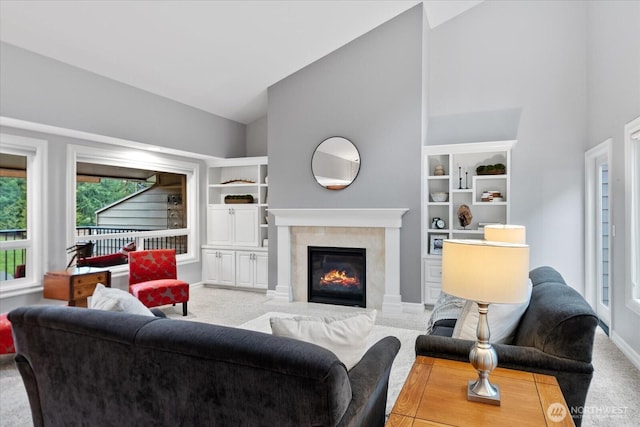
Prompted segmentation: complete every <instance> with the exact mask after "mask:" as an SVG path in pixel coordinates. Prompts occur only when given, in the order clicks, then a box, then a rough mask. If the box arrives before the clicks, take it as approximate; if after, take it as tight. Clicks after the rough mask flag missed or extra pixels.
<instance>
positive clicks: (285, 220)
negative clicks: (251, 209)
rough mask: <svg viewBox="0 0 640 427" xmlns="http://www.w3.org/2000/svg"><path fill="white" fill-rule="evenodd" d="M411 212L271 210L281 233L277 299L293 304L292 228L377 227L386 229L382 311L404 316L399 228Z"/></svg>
mask: <svg viewBox="0 0 640 427" xmlns="http://www.w3.org/2000/svg"><path fill="white" fill-rule="evenodd" d="M408 210H409V209H269V213H270V214H272V215H273V216H274V217H275V225H276V227H277V230H278V252H277V257H278V261H277V264H278V283H277V285H276V291H275V295H274V299H276V300H280V301H292V300H293V292H292V283H291V267H292V266H291V227H374V228H384V229H385V283H384V296H383V300H382V312H384V313H395V314H400V313H402V298H401V296H400V228H401V227H402V216H403V215H404V214H405V213H406V212H407V211H408Z"/></svg>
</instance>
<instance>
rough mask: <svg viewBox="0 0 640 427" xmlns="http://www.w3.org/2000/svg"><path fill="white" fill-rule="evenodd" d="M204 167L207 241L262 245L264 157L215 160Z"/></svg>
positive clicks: (264, 231)
mask: <svg viewBox="0 0 640 427" xmlns="http://www.w3.org/2000/svg"><path fill="white" fill-rule="evenodd" d="M207 166H208V167H207V244H208V245H220V246H226V245H231V246H262V245H263V242H264V241H265V239H266V238H267V230H268V224H267V206H268V205H267V196H268V185H267V172H268V170H267V158H266V157H242V158H234V159H218V160H215V161H211V162H209V163H208V165H207ZM239 201H245V202H246V203H238V202H239Z"/></svg>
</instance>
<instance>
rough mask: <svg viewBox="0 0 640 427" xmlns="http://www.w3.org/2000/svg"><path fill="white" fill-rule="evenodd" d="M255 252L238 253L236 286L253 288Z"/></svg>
mask: <svg viewBox="0 0 640 427" xmlns="http://www.w3.org/2000/svg"><path fill="white" fill-rule="evenodd" d="M253 277H254V261H253V252H242V251H238V252H236V286H243V287H247V288H252V287H253Z"/></svg>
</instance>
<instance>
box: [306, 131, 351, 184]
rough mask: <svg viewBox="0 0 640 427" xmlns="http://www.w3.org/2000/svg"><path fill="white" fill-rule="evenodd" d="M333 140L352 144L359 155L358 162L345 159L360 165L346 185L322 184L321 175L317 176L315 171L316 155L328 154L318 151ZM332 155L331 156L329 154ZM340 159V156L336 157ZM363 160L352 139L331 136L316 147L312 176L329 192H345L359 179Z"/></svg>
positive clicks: (312, 159)
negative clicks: (319, 153)
mask: <svg viewBox="0 0 640 427" xmlns="http://www.w3.org/2000/svg"><path fill="white" fill-rule="evenodd" d="M333 139H340V140H342V142H347V143H349V144H351V147H353V149H354V150H355V152H356V153H357V155H358V159H357V161H352V160H348V159H344V160H345V161H349V162H352V163H357V165H358V170H357V171H356V172H355V174H354V175H353V177H352V178H351V180H350V181H349V182H348V183H345V184H335V185H333V184H332V185H325V184H323V183H322V182H320V178H321V177H322V176H321V175H318V174H316V172H315V170H314V167H313V165H314V159H315V158H316V154H317V153H318V152H321V153H326V152H324V151H318V149H319V148H320V146H321V145H322V144H324V143H326V142H327V141H330V140H333ZM329 155H330V154H329ZM336 157H339V156H336ZM361 160H362V157H361V156H360V150H358V147H356V145H355V144H354V143H353V141H351V140H350V139H347V138H345V137H343V136H330V137H328V138H325V139H324V140H322V141H321V142H320V144H318V145H317V146H316V148H315V149H314V150H313V155H312V156H311V174H312V175H313V178H314V179H315V181H316V182H317V183H318V185H319V186H321V187H322V188H325V189H327V190H332V191H336V190H344V189H345V188H347V187H349V186H350V185H351V184H353V182H354V181H355V180H356V178H357V177H358V175H359V174H360V169H361V167H362V164H361Z"/></svg>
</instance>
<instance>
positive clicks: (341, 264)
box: [307, 246, 366, 307]
mask: <svg viewBox="0 0 640 427" xmlns="http://www.w3.org/2000/svg"><path fill="white" fill-rule="evenodd" d="M307 251H308V258H307V259H308V290H309V293H308V295H309V302H319V303H325V304H338V305H349V306H359V307H366V292H365V291H366V249H362V248H333V247H319V246H309V247H308V248H307Z"/></svg>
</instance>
